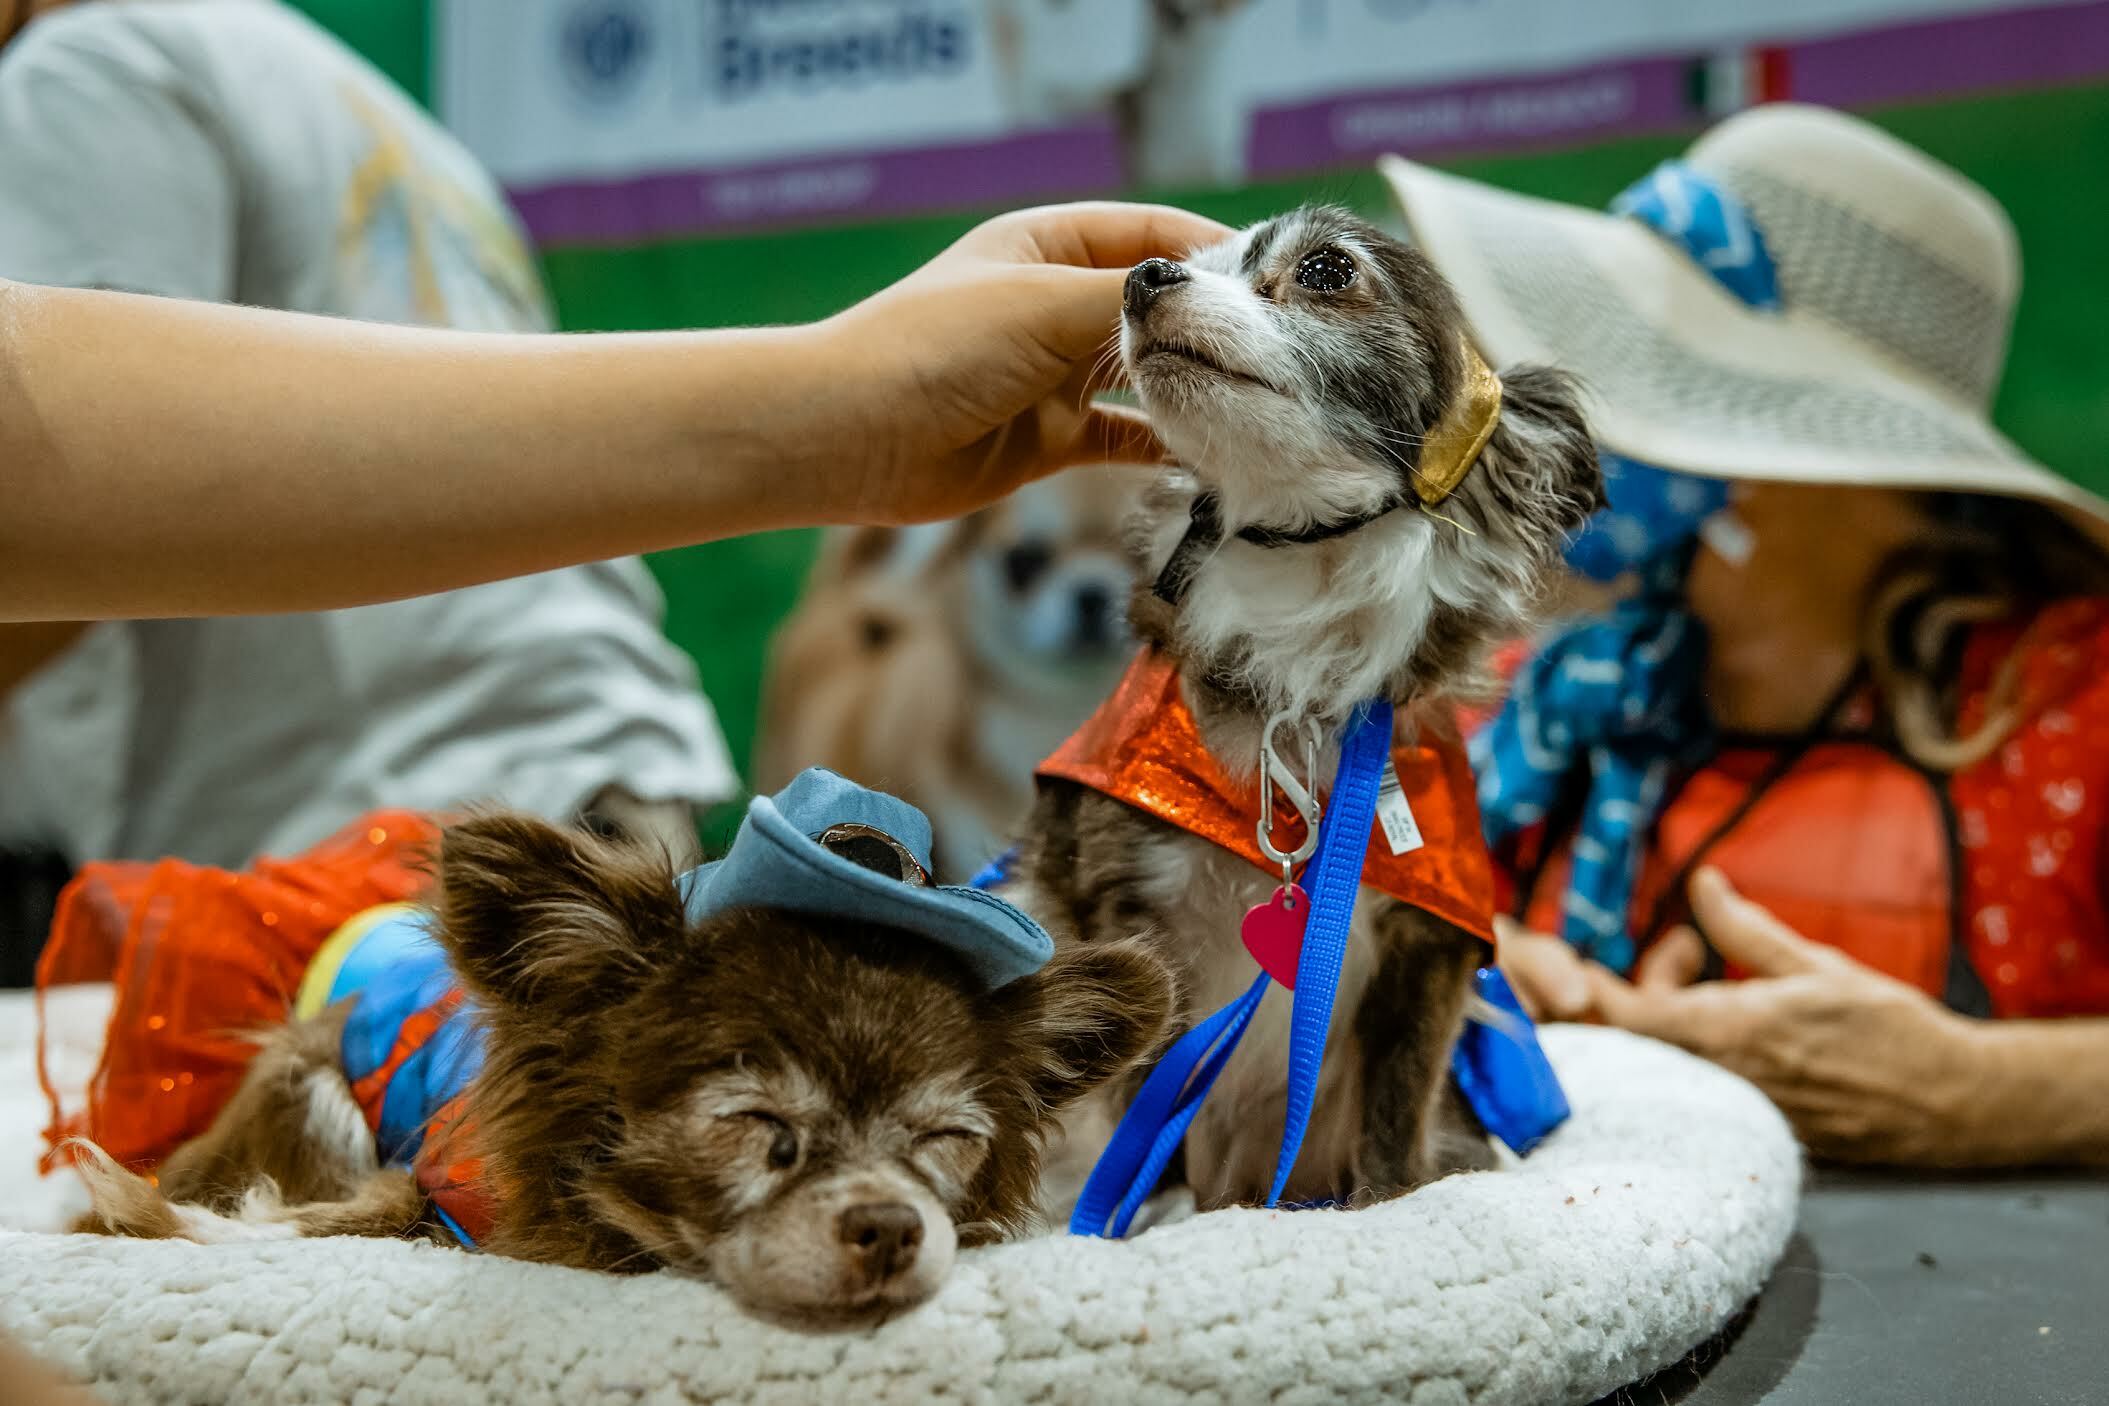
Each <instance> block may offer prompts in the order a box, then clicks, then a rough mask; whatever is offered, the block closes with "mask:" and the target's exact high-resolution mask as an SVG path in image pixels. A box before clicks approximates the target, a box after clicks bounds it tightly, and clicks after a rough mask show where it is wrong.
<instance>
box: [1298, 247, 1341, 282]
mask: <svg viewBox="0 0 2109 1406" xmlns="http://www.w3.org/2000/svg"><path fill="white" fill-rule="evenodd" d="M1296 281H1297V282H1298V283H1300V284H1302V285H1303V286H1304V287H1306V288H1308V289H1310V290H1311V291H1312V292H1313V293H1338V292H1339V291H1340V290H1341V289H1343V288H1345V287H1347V285H1348V284H1350V283H1353V282H1354V281H1355V261H1354V260H1353V259H1350V258H1349V257H1348V256H1347V255H1346V254H1344V253H1342V252H1341V251H1340V250H1338V249H1335V248H1333V247H1332V246H1331V245H1327V246H1326V247H1325V248H1323V249H1320V250H1318V251H1317V252H1315V253H1311V254H1306V255H1304V256H1303V262H1302V263H1300V264H1298V265H1297V266H1296Z"/></svg>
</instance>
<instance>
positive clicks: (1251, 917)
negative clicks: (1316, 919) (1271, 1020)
mask: <svg viewBox="0 0 2109 1406" xmlns="http://www.w3.org/2000/svg"><path fill="white" fill-rule="evenodd" d="M1310 920H1311V899H1310V895H1308V894H1306V893H1305V892H1304V891H1303V889H1302V887H1301V886H1300V885H1297V884H1290V885H1289V886H1288V887H1287V888H1278V889H1276V890H1275V891H1274V897H1272V898H1270V899H1268V900H1267V901H1266V902H1265V903H1262V904H1260V905H1259V906H1258V907H1256V908H1253V909H1252V910H1251V911H1250V912H1248V913H1246V914H1245V921H1244V922H1243V923H1242V924H1241V925H1240V926H1239V928H1238V931H1239V933H1240V934H1241V935H1242V936H1243V937H1244V939H1245V950H1246V951H1247V952H1250V953H1251V954H1252V960H1253V961H1255V962H1258V963H1259V964H1260V967H1261V969H1262V970H1264V971H1265V972H1266V973H1267V975H1269V976H1271V977H1273V978H1274V979H1275V980H1276V981H1278V982H1280V983H1281V984H1282V985H1283V986H1286V987H1287V988H1289V989H1290V990H1291V991H1294V990H1295V989H1296V959H1297V958H1298V957H1300V956H1301V955H1303V929H1304V924H1305V923H1308V922H1309V921H1310Z"/></svg>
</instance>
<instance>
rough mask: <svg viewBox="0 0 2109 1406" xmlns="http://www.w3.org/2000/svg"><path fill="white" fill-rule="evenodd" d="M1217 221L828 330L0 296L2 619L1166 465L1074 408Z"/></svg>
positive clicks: (1011, 272)
mask: <svg viewBox="0 0 2109 1406" xmlns="http://www.w3.org/2000/svg"><path fill="white" fill-rule="evenodd" d="M1226 233H1228V231H1226V230H1225V229H1224V228H1223V227H1222V226H1220V225H1218V224H1216V223H1215V222H1214V221H1212V220H1206V219H1202V218H1201V217H1199V216H1197V215H1189V214H1186V213H1184V212H1182V211H1178V210H1173V209H1169V208H1166V207H1162V206H1147V205H1120V204H1109V203H1086V204H1078V205H1061V206H1049V207H1046V208H1043V209H1038V210H1026V211H1021V212H1019V213H1017V214H1012V215H1004V216H1001V217H999V218H997V219H993V220H990V221H988V222H987V223H985V224H983V225H981V226H980V227H979V228H977V229H975V230H972V231H970V232H969V233H968V234H967V235H966V236H964V237H963V238H962V239H960V240H959V242H957V243H956V244H954V245H953V246H952V247H951V248H949V249H947V250H946V251H944V252H943V253H941V254H939V255H938V256H937V257H936V258H935V259H932V260H931V261H930V262H929V263H928V264H926V265H924V266H923V267H922V268H921V269H919V270H918V271H916V272H915V273H913V274H910V275H909V276H908V277H907V278H905V279H903V280H901V282H899V283H898V284H896V285H894V286H893V287H891V288H888V289H885V290H884V291H882V292H880V293H878V294H876V295H874V296H872V297H870V298H868V299H866V300H865V301H864V302H862V303H859V304H858V305H857V306H855V307H853V308H850V309H849V310H848V311H846V312H842V313H839V314H837V315H836V316H834V317H832V318H829V319H827V320H826V321H823V322H818V323H814V324H811V325H810V326H804V327H764V328H744V329H729V330H717V331H705V332H661V333H646V334H608V335H598V336H508V335H502V334H472V333H459V332H442V331H434V330H430V329H422V328H404V327H383V326H379V325H375V324H368V323H357V322H352V321H348V320H344V319H338V318H316V317H302V316H300V315H297V314H292V313H272V312H264V311H260V310H257V309H249V308H230V307H214V306H209V305H205V304H199V303H186V302H182V301H180V300H175V299H163V298H137V297H130V296H127V295H124V294H115V293H92V292H81V291H75V290H67V289H49V288H32V287H30V286H28V285H26V284H11V283H9V282H8V281H6V280H5V279H0V501H5V502H6V503H7V511H6V512H5V513H0V623H4V622H7V621H48V620H60V621H71V620H98V619H110V618H127V617H132V618H136V617H143V616H156V617H158V616H192V615H218V614H245V613H256V612H268V611H282V610H321V609H333V608H337V607H342V606H348V605H363V604H367V603H370V602H372V601H377V600H389V599H397V598H400V597H403V596H410V595H420V594H423V593H426V592H430V591H441V590H451V589H454V588H457V587H461V586H469V585H474V584H477V583H479V582H483V581H489V580H495V579H498V578H500V577H505V576H515V575H521V574H525V573H527V572H532V571H546V570H549V569H552V568H554V567H559V566H566V565H571V564H575V563H578V562H585V561H598V560H601V559H604V558H608V557H617V556H627V555H630V554H633V553H637V552H647V551H656V550H659V549H661V548H667V547H676V546H684V545H688V544H691V543H695V542H705V541H712V540H716V539H718V538H723V537H730V536H736V535H739V534H742V533H747V532H759V531H767V530H770V529H776V528H785V527H807V526H819V525H823V524H833V523H860V522H861V523H871V524H882V525H895V524H900V523H908V522H924V521H934V520H936V519H939V518H946V517H953V516H957V515H959V514H961V513H964V512H967V511H969V510H971V509H974V508H978V507H981V506H984V505H985V504H987V503H989V502H992V501H994V500H995V499H997V498H999V497H1001V496H1002V495H1004V494H1005V493H1008V492H1009V491H1010V490H1012V489H1013V488H1016V487H1018V486H1019V485H1020V484H1023V483H1025V482H1027V481H1028V480H1030V479H1033V478H1037V477H1039V476H1041V475H1043V474H1047V473H1052V472H1053V471H1055V470H1056V469H1060V468H1065V467H1067V466H1069V465H1071V464H1077V463H1084V462H1091V461H1109V460H1110V461H1127V462H1137V461H1140V462H1155V461H1156V460H1157V459H1158V458H1159V456H1160V452H1161V451H1159V450H1158V448H1157V446H1156V443H1155V441H1154V440H1153V439H1152V438H1151V437H1150V434H1149V431H1148V427H1147V426H1146V425H1145V424H1143V423H1142V421H1141V419H1140V417H1138V416H1135V415H1131V414H1125V413H1122V412H1120V411H1117V410H1109V409H1105V408H1101V407H1097V406H1094V405H1092V404H1091V403H1090V397H1091V394H1092V392H1093V391H1094V390H1096V389H1097V388H1098V387H1099V384H1100V378H1099V376H1098V375H1097V374H1095V373H1096V372H1097V370H1098V368H1099V366H1100V362H1101V358H1102V357H1103V359H1104V364H1105V365H1106V366H1107V367H1108V368H1110V367H1111V366H1112V364H1113V355H1112V336H1113V332H1114V328H1115V326H1116V324H1117V323H1118V321H1119V318H1120V308H1121V285H1122V282H1123V281H1124V280H1125V278H1126V274H1127V269H1128V267H1129V266H1130V265H1132V264H1135V263H1137V262H1140V261H1141V260H1143V259H1146V258H1150V257H1152V256H1156V255H1184V254H1185V253H1186V252H1187V251H1189V250H1190V249H1192V248H1193V247H1194V246H1196V245H1198V244H1206V243H1212V242H1214V241H1215V240H1217V239H1219V238H1221V237H1222V236H1223V235H1225V234H1226ZM787 272H789V273H792V274H795V273H796V270H788V271H787ZM171 366H181V367H186V368H192V369H193V370H194V372H195V374H189V375H184V376H171V375H170V374H169V373H168V368H169V367H171ZM113 406H117V407H122V413H118V412H115V411H113V410H112V409H111V407H113ZM258 406H269V407H270V413H269V414H259V413H257V407H258ZM142 466H146V467H145V468H143V467H142ZM147 468H150V469H151V472H148V471H146V470H147Z"/></svg>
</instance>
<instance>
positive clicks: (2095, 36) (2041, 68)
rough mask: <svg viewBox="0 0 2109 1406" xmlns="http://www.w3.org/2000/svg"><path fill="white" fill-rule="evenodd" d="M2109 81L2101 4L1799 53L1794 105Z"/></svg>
mask: <svg viewBox="0 0 2109 1406" xmlns="http://www.w3.org/2000/svg"><path fill="white" fill-rule="evenodd" d="M2104 74H2109V4H2104V3H2099V0H2096V2H2095V3H2089V4H2084V5H2044V6H2040V7H2038V8H2034V9H2027V10H2009V11H2006V12H2005V13H2003V14H1993V15H1971V16H1969V17H1968V18H1965V19H1948V20H1933V21H1929V22H1927V23H1924V24H1910V25H1899V26H1897V27H1895V28H1893V29H1878V30H1870V31H1867V32H1864V33H1860V34H1848V35H1842V36H1840V37H1839V38H1836V39H1820V40H1816V41H1814V42H1811V43H1807V44H1797V45H1795V46H1794V47H1793V48H1792V49H1791V50H1790V51H1789V58H1788V60H1787V82H1788V84H1789V86H1790V88H1791V89H1792V92H1793V95H1794V96H1795V97H1796V98H1799V99H1802V100H1805V101H1807V102H1813V103H1826V104H1829V105H1831V106H1834V107H1846V106H1852V107H1861V106H1873V105H1876V104H1880V103H1890V102H1909V101H1911V100H1913V99H1916V98H1936V97H1948V96H1951V95H1955V94H1960V93H1968V92H1973V91H1974V92H1982V91H1984V90H1985V89H1988V88H2017V87H2022V86H2036V85H2043V86H2049V85H2052V84H2058V83H2075V82H2082V81H2085V80H2087V79H2091V78H2099V77H2101V76H2102V75H2104Z"/></svg>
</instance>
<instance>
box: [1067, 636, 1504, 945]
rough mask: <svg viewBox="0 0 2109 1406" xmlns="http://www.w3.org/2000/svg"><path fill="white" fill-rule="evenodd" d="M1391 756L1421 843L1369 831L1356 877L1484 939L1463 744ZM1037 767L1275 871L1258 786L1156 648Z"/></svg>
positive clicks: (1484, 883) (1489, 925)
mask: <svg viewBox="0 0 2109 1406" xmlns="http://www.w3.org/2000/svg"><path fill="white" fill-rule="evenodd" d="M1392 764H1393V765H1394V766H1395V767H1397V768H1398V773H1399V785H1400V787H1401V788H1402V789H1403V790H1404V791H1405V794H1406V800H1407V803H1408V804H1409V805H1411V806H1412V807H1413V815H1414V819H1415V820H1416V821H1418V822H1419V824H1420V829H1421V835H1422V837H1423V839H1424V840H1425V843H1424V844H1423V845H1422V846H1421V847H1420V848H1418V849H1414V850H1409V851H1408V852H1407V853H1405V854H1397V855H1395V854H1393V853H1392V852H1391V847H1390V846H1389V845H1388V844H1386V843H1385V842H1384V840H1383V838H1382V836H1381V835H1379V834H1377V833H1376V832H1375V831H1374V829H1373V830H1372V836H1371V844H1370V847H1369V855H1368V858H1367V859H1366V861H1365V862H1364V866H1363V870H1362V882H1363V883H1364V884H1365V885H1367V886H1369V887H1370V888H1374V889H1377V890H1379V891H1380V892H1383V893H1386V894H1389V895H1391V896H1392V897H1393V898H1396V899H1398V900H1399V901H1400V902H1401V903H1409V904H1412V905H1413V906H1414V907H1416V908H1420V909H1423V910H1425V911H1427V912H1429V913H1433V914H1434V915H1435V916H1436V917H1438V918H1442V919H1444V920H1445V921H1446V922H1450V923H1453V924H1455V925H1456V926H1458V927H1460V928H1463V929H1464V930H1465V931H1466V932H1469V933H1472V934H1474V935H1476V936H1477V937H1479V938H1481V939H1482V940H1483V941H1485V942H1486V943H1487V944H1488V945H1489V946H1490V947H1491V946H1492V944H1493V940H1494V926H1493V924H1494V873H1493V865H1492V863H1491V862H1490V861H1489V859H1488V857H1487V847H1486V841H1485V840H1484V839H1483V838H1482V837H1481V835H1480V830H1479V803H1478V800H1477V790H1476V788H1475V787H1474V785H1473V781H1472V769H1471V765H1470V763H1468V762H1467V761H1466V759H1465V752H1464V747H1463V745H1462V744H1461V743H1459V742H1458V741H1456V740H1455V739H1454V738H1444V739H1434V738H1427V737H1423V738H1419V739H1416V740H1414V741H1412V742H1407V743H1403V744H1401V745H1399V746H1398V747H1396V748H1395V749H1394V750H1393V752H1392ZM1039 774H1040V775H1041V776H1046V777H1054V778H1058V779H1060V780H1064V781H1073V782H1075V783H1077V784H1078V785H1080V786H1088V787H1090V788H1091V789H1092V790H1094V791H1098V792H1102V793H1103V794H1105V795H1108V796H1111V797H1113V798H1114V799H1115V800H1118V801H1124V802H1126V803H1127V804H1128V805H1131V806H1133V807H1135V808H1136V809H1137V810H1139V811H1142V812H1143V813H1144V814H1146V815H1150V816H1154V817H1156V818H1157V819H1159V820H1162V821H1164V822H1166V823H1167V824H1170V825H1176V826H1178V827H1179V828H1180V829H1182V830H1185V831H1187V832H1188V833H1190V834H1194V835H1199V836H1200V837H1201V838H1202V839H1205V840H1208V841H1210V842H1211V843H1214V844H1218V845H1221V846H1222V847H1223V848H1224V849H1227V850H1229V851H1230V852H1231V853H1233V854H1235V855H1237V856H1239V857H1240V858H1242V859H1244V860H1246V861H1248V862H1250V863H1252V864H1254V865H1257V866H1258V867H1259V868H1260V869H1262V870H1264V871H1266V872H1267V873H1269V874H1273V875H1276V876H1279V875H1280V873H1281V870H1280V868H1279V867H1278V866H1277V865H1274V864H1270V863H1268V862H1267V860H1266V859H1265V858H1264V857H1263V856H1262V855H1261V854H1260V848H1259V841H1258V838H1257V836H1256V835H1255V834H1254V829H1255V826H1256V824H1257V822H1258V819H1259V796H1258V788H1257V785H1256V784H1255V785H1253V786H1239V785H1237V784H1235V783H1234V782H1232V780H1231V779H1230V778H1229V777H1228V776H1227V775H1225V774H1224V771H1223V768H1222V767H1221V766H1220V765H1218V764H1217V762H1216V759H1215V758H1214V757H1212V756H1210V755H1209V753H1208V749H1207V748H1206V747H1205V746H1203V745H1202V742H1201V733H1200V729H1199V728H1198V727H1197V726H1196V725H1195V723H1194V715H1193V712H1192V710H1190V709H1189V708H1188V707H1187V706H1186V700H1185V699H1184V698H1183V697H1182V696H1181V694H1180V691H1179V674H1178V670H1177V669H1176V668H1175V667H1174V666H1173V664H1172V661H1171V660H1170V659H1169V658H1168V657H1166V656H1165V655H1164V654H1163V653H1162V652H1160V651H1158V650H1154V649H1146V650H1144V651H1143V652H1142V653H1141V654H1140V655H1138V656H1137V657H1136V659H1135V662H1134V663H1133V664H1131V665H1129V666H1128V672H1127V674H1126V675H1125V676H1124V677H1123V678H1122V679H1121V681H1120V686H1119V687H1118V688H1116V689H1114V691H1113V696H1112V697H1110V698H1108V699H1107V700H1106V702H1105V703H1104V704H1103V705H1102V706H1101V707H1100V708H1099V710H1098V711H1097V712H1096V713H1094V714H1093V715H1092V716H1091V718H1090V719H1089V720H1088V721H1086V722H1085V724H1084V725H1083V726H1082V727H1080V728H1078V729H1077V730H1076V732H1075V734H1074V735H1072V736H1071V737H1070V739H1069V740H1068V741H1067V742H1065V743H1063V744H1062V745H1061V746H1060V747H1059V748H1057V749H1056V751H1055V754H1054V755H1053V756H1051V757H1049V758H1048V759H1047V760H1046V761H1044V762H1042V763H1041V764H1040V768H1039ZM1282 814H1283V815H1284V816H1285V817H1288V816H1289V815H1290V813H1289V812H1286V811H1284V812H1283V813H1282ZM1276 833H1277V834H1283V835H1285V836H1290V837H1293V836H1295V835H1297V834H1299V833H1301V832H1300V829H1299V822H1298V821H1296V820H1294V819H1293V818H1289V819H1288V820H1287V827H1286V829H1283V828H1277V831H1276ZM1287 847H1288V846H1287V845H1286V844H1285V845H1284V848H1287Z"/></svg>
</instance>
